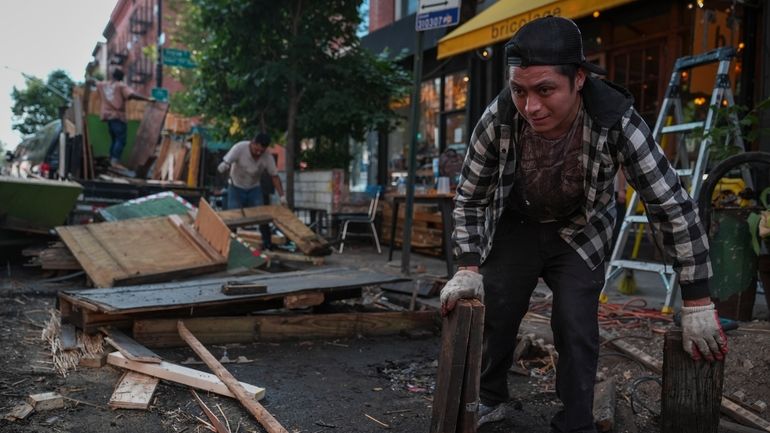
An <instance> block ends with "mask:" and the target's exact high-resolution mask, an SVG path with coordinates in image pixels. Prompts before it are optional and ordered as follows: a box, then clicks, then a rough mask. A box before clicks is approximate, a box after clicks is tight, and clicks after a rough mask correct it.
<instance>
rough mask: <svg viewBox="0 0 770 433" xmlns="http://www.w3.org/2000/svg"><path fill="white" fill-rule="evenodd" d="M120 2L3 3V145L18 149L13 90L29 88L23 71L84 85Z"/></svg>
mask: <svg viewBox="0 0 770 433" xmlns="http://www.w3.org/2000/svg"><path fill="white" fill-rule="evenodd" d="M115 4H117V0H71V1H65V0H3V1H2V3H0V41H2V42H0V141H2V142H3V143H5V146H6V149H13V148H15V147H16V145H17V144H19V142H20V141H21V138H22V137H21V135H20V134H19V133H18V132H16V131H14V130H13V129H11V124H12V113H11V106H12V105H13V101H12V99H11V91H12V89H13V87H14V86H16V87H17V88H19V89H23V88H26V84H25V80H24V77H22V75H21V72H25V73H27V74H30V75H33V76H36V77H38V78H41V79H43V80H46V79H47V78H48V74H49V73H50V72H52V71H53V70H55V69H63V70H64V71H66V72H67V73H68V74H69V76H70V77H71V78H72V79H73V80H75V81H76V82H82V81H83V75H84V73H85V68H86V65H87V64H88V62H90V61H91V60H92V57H91V52H92V51H93V49H94V47H95V46H96V43H97V42H99V41H104V36H102V31H104V28H105V27H106V26H107V23H108V22H109V20H110V13H112V9H113V8H114V7H115Z"/></svg>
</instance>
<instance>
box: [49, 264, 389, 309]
mask: <svg viewBox="0 0 770 433" xmlns="http://www.w3.org/2000/svg"><path fill="white" fill-rule="evenodd" d="M402 279H403V278H402V277H400V276H394V275H388V274H382V273H378V272H373V271H366V270H356V269H349V268H340V267H330V268H324V269H313V270H312V271H302V272H283V273H280V274H265V275H257V276H255V275H250V276H244V277H224V278H216V279H209V280H194V281H184V282H176V283H168V284H147V285H142V286H128V287H114V288H106V289H96V290H94V289H89V290H68V291H64V292H62V293H60V298H61V297H62V295H64V296H66V297H67V299H68V300H69V302H70V303H80V304H81V305H83V306H88V307H89V308H91V309H93V310H94V311H101V312H104V313H110V314H127V313H133V312H148V311H161V310H169V309H174V308H180V309H181V308H184V309H189V308H190V307H197V308H200V307H202V306H214V305H226V304H230V305H237V304H239V303H243V301H245V300H257V299H258V300H262V301H264V300H270V299H276V300H281V299H283V298H284V297H285V296H286V295H289V294H293V293H298V292H302V291H309V290H316V291H323V292H324V293H325V294H326V295H327V299H330V297H333V296H331V295H333V294H334V293H335V292H338V293H341V292H342V291H343V290H345V289H357V288H360V287H363V286H368V285H372V284H380V283H385V282H391V281H399V280H402ZM227 281H238V282H249V283H255V284H264V285H265V286H267V293H263V294H252V295H242V296H229V295H225V294H223V293H222V284H223V283H225V282H227Z"/></svg>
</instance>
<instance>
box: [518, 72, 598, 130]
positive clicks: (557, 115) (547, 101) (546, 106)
mask: <svg viewBox="0 0 770 433" xmlns="http://www.w3.org/2000/svg"><path fill="white" fill-rule="evenodd" d="M569 81H570V80H569V78H567V77H566V76H564V75H562V74H560V73H558V72H557V71H556V67H555V66H528V67H526V68H521V67H518V66H514V67H513V68H511V83H510V84H511V95H512V96H513V103H514V104H515V105H516V108H517V109H518V110H519V113H521V114H522V115H523V116H524V118H525V119H526V120H527V123H529V124H530V126H531V127H532V129H533V130H534V131H535V132H536V133H538V134H540V135H542V136H544V137H545V138H558V137H560V136H561V135H563V134H565V133H566V132H567V131H568V130H569V128H570V126H571V125H572V121H573V120H574V119H575V115H576V113H577V110H578V108H579V106H580V105H579V103H580V96H579V94H578V91H579V90H580V89H582V88H583V83H584V82H585V73H584V72H583V70H582V69H578V71H577V74H576V76H575V83H574V85H573V86H570V82H569Z"/></svg>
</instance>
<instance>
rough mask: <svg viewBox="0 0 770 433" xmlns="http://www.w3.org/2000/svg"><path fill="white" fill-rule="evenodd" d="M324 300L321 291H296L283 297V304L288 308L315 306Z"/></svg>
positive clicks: (296, 308)
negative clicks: (296, 292)
mask: <svg viewBox="0 0 770 433" xmlns="http://www.w3.org/2000/svg"><path fill="white" fill-rule="evenodd" d="M323 302H324V294H323V293H321V292H309V293H298V294H296V295H288V296H286V297H285V298H283V306H284V307H286V308H287V309H289V310H299V309H302V308H308V307H315V306H316V305H321V304H322V303H323Z"/></svg>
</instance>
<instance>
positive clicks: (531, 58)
mask: <svg viewBox="0 0 770 433" xmlns="http://www.w3.org/2000/svg"><path fill="white" fill-rule="evenodd" d="M505 57H506V58H507V61H508V65H509V66H521V67H527V66H536V65H578V66H580V67H583V68H585V69H586V70H588V71H589V72H593V73H595V74H599V75H607V71H605V70H604V69H602V68H600V67H599V66H597V65H595V64H593V63H590V62H588V61H586V56H585V54H583V38H582V36H581V34H580V29H579V28H578V26H577V24H575V22H574V21H572V20H571V19H568V18H562V17H555V16H552V15H548V16H546V17H542V18H538V19H536V20H533V21H530V22H528V23H527V24H525V25H524V26H522V27H521V28H520V29H519V31H517V32H516V34H515V35H513V38H511V40H510V41H509V42H508V43H507V44H505Z"/></svg>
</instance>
